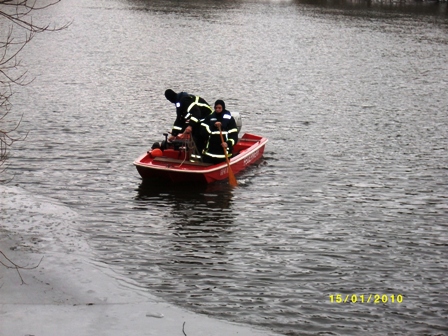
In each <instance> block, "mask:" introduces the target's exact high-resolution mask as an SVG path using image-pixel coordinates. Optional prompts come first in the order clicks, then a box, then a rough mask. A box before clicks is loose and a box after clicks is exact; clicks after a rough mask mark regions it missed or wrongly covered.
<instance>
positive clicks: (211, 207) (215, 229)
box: [136, 181, 235, 267]
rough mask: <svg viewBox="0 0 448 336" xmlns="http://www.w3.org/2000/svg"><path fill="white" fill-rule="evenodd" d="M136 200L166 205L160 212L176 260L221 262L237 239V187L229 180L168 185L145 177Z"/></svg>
mask: <svg viewBox="0 0 448 336" xmlns="http://www.w3.org/2000/svg"><path fill="white" fill-rule="evenodd" d="M136 202H137V203H138V204H139V207H152V206H154V205H155V206H157V207H161V209H163V210H162V211H161V213H160V215H161V216H162V217H164V222H165V227H164V230H165V233H166V237H165V238H166V242H167V243H168V245H169V246H166V247H165V248H168V249H169V250H170V253H171V254H173V255H172V256H171V257H172V259H173V260H172V262H173V263H175V264H198V265H203V264H204V262H207V263H209V264H210V263H211V264H214V263H219V262H220V261H219V260H217V259H216V256H217V255H224V254H225V249H226V246H227V244H228V243H229V242H231V241H232V239H233V236H234V233H235V227H234V221H235V214H234V213H233V210H232V205H233V191H232V189H231V187H230V186H229V185H228V184H226V183H216V184H213V185H211V186H201V185H198V186H186V185H177V186H176V185H168V186H166V185H161V184H157V183H155V181H144V182H142V183H141V184H140V186H139V187H138V189H137V196H136ZM212 259H213V260H212ZM177 267H179V265H178V266H177Z"/></svg>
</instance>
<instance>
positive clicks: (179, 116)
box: [165, 89, 213, 140]
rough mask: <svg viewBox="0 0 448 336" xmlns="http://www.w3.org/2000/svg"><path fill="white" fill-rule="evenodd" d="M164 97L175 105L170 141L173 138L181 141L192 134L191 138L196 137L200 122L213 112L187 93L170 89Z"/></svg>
mask: <svg viewBox="0 0 448 336" xmlns="http://www.w3.org/2000/svg"><path fill="white" fill-rule="evenodd" d="M165 97H166V99H168V100H169V101H170V102H171V103H173V104H175V105H176V120H175V121H174V125H173V129H172V131H171V134H172V137H171V138H170V140H173V139H174V138H175V137H177V138H178V139H182V138H184V137H185V135H186V134H192V136H193V138H194V137H195V136H197V135H198V134H199V132H200V126H201V121H202V120H203V119H204V118H205V117H207V116H208V115H210V114H211V113H212V112H213V110H212V108H211V107H210V105H209V104H208V103H207V102H206V101H205V99H203V98H201V97H199V96H195V95H191V94H189V93H187V92H180V93H176V92H174V91H173V90H171V89H168V90H166V91H165Z"/></svg>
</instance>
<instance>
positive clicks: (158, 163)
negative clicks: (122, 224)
mask: <svg viewBox="0 0 448 336" xmlns="http://www.w3.org/2000/svg"><path fill="white" fill-rule="evenodd" d="M267 141H268V140H267V139H266V138H264V137H261V136H257V135H254V134H250V133H246V134H244V135H243V136H242V137H241V138H240V139H239V141H238V143H237V144H236V145H235V146H234V152H237V154H236V155H234V157H232V158H231V159H230V167H231V169H232V171H233V173H234V174H237V173H239V172H241V171H243V170H245V169H246V168H247V167H249V166H250V165H252V164H253V163H255V162H257V161H258V160H260V159H261V158H262V157H263V153H264V149H265V145H266V143H267ZM166 154H167V155H168V154H169V156H167V157H156V158H152V157H151V155H150V154H143V155H141V156H140V157H139V158H137V159H136V160H135V161H134V165H135V166H136V168H137V171H138V172H139V174H140V176H141V177H142V178H143V179H154V180H157V181H163V182H170V183H201V184H207V183H213V182H216V181H220V180H225V179H228V177H229V172H228V166H227V163H226V162H222V163H220V164H217V165H208V164H203V163H195V162H190V161H189V160H182V157H176V158H173V154H174V153H168V151H166ZM176 155H178V156H179V155H180V154H176Z"/></svg>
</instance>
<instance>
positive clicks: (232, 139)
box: [201, 110, 238, 162]
mask: <svg viewBox="0 0 448 336" xmlns="http://www.w3.org/2000/svg"><path fill="white" fill-rule="evenodd" d="M217 121H219V122H221V124H222V125H221V130H222V135H223V138H224V141H225V142H226V143H227V146H228V147H227V155H228V156H229V157H231V156H232V149H233V146H234V145H235V144H236V143H237V142H238V128H237V126H236V122H235V119H234V118H233V117H232V115H231V114H230V112H229V111H227V110H224V111H223V112H222V113H216V112H213V113H212V114H211V115H209V116H208V117H207V118H205V120H204V121H203V122H202V123H201V137H202V138H206V139H207V141H206V145H205V149H204V152H203V158H204V159H205V160H206V161H214V162H219V161H224V160H225V154H224V149H223V148H222V146H221V143H222V142H221V136H220V134H219V129H218V128H217V127H215V123H216V122H217ZM207 159H210V160H207Z"/></svg>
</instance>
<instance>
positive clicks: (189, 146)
mask: <svg viewBox="0 0 448 336" xmlns="http://www.w3.org/2000/svg"><path fill="white" fill-rule="evenodd" d="M183 141H184V148H185V157H184V159H183V160H182V162H181V163H180V165H178V166H177V168H180V167H181V166H182V165H183V164H184V162H185V160H186V159H187V156H188V153H190V157H191V154H192V153H194V154H195V155H197V156H199V157H200V154H199V151H198V148H197V147H196V144H195V143H194V140H193V138H191V137H190V138H189V139H185V140H183ZM201 162H202V158H201Z"/></svg>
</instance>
